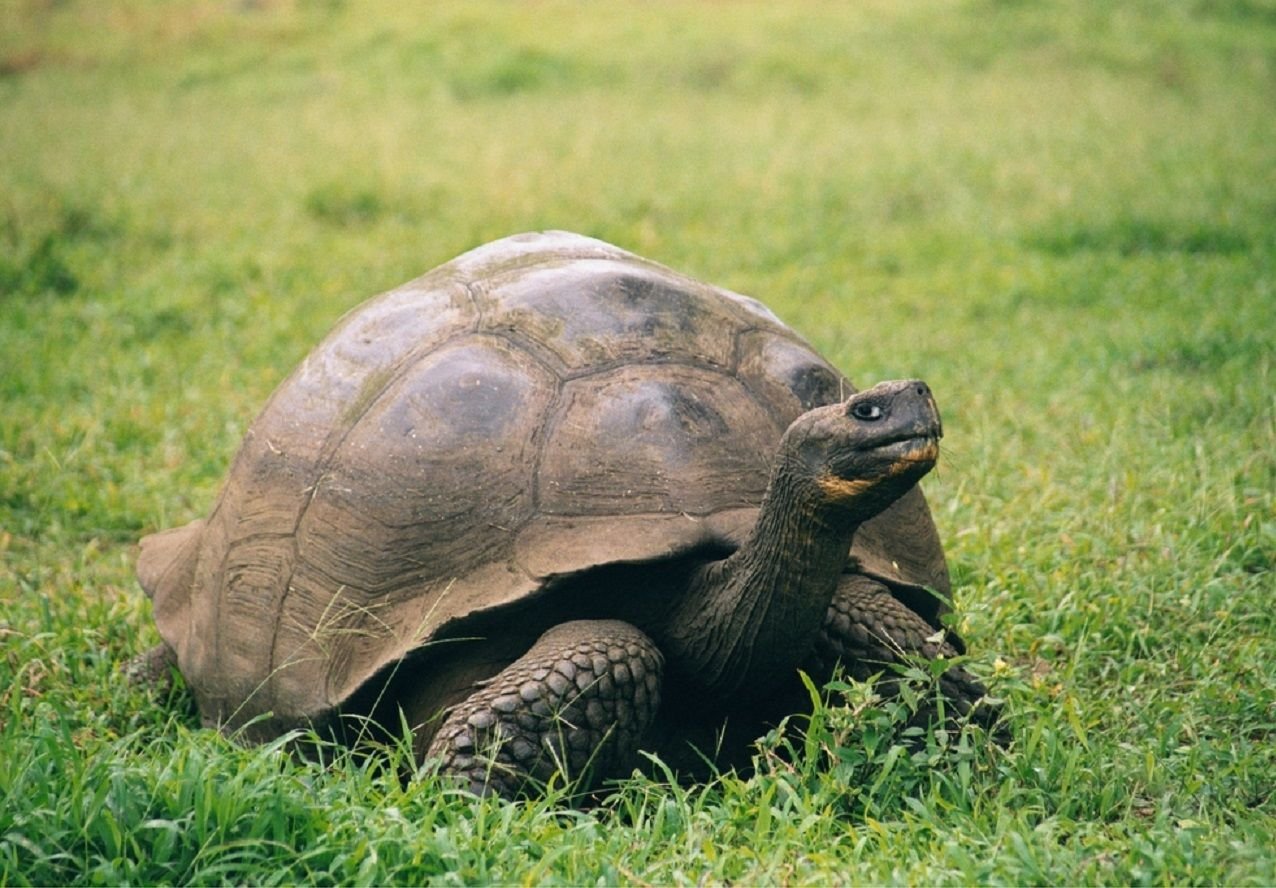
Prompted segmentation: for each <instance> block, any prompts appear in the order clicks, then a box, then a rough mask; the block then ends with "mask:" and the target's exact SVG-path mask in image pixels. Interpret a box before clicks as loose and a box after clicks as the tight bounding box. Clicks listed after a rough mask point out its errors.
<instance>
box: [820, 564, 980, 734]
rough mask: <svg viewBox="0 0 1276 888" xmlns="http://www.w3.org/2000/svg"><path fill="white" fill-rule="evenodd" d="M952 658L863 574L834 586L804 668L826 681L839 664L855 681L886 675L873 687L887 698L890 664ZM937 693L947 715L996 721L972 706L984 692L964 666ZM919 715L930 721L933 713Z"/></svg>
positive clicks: (938, 637) (930, 631)
mask: <svg viewBox="0 0 1276 888" xmlns="http://www.w3.org/2000/svg"><path fill="white" fill-rule="evenodd" d="M957 654H958V651H957V649H956V648H954V647H953V646H952V645H951V644H950V643H949V642H947V641H946V640H944V638H943V636H942V634H939V633H938V632H937V630H936V628H935V627H934V626H932V625H931V624H930V623H928V622H926V621H925V620H923V619H922V618H921V617H920V616H918V615H917V614H916V613H915V612H913V611H912V610H910V609H909V608H908V607H906V606H905V605H904V604H903V603H901V602H900V601H899V600H898V599H897V598H895V596H893V595H892V594H891V593H890V590H889V589H888V588H886V586H884V585H882V584H881V583H879V582H877V581H876V580H873V579H871V578H869V577H866V576H864V575H863V574H849V573H848V574H843V575H842V578H841V579H840V581H839V582H838V587H837V592H836V593H835V594H834V596H833V602H832V603H831V604H830V605H829V609H828V613H827V616H826V617H825V621H824V625H823V627H822V628H821V630H820V632H819V634H818V635H817V636H816V640H815V646H814V648H813V649H812V652H811V654H810V657H809V658H808V659H809V662H808V668H809V670H810V673H811V674H812V675H815V676H819V677H822V678H823V679H825V680H827V679H828V677H830V676H831V675H832V674H833V669H834V667H835V665H836V664H837V663H838V662H839V661H840V662H841V664H842V668H843V669H844V670H845V671H846V673H847V674H848V675H850V676H851V677H852V678H855V679H857V680H859V681H865V680H867V679H869V678H871V677H872V676H874V675H877V674H878V673H882V672H885V675H884V678H883V680H882V681H880V682H879V683H878V687H879V688H881V689H882V690H884V691H886V692H888V693H890V692H892V691H893V689H894V688H895V687H896V686H897V682H896V680H895V679H894V678H893V676H894V672H893V670H892V669H891V666H892V665H893V664H899V663H904V662H905V661H906V660H907V659H908V658H910V657H921V658H924V659H927V660H934V659H937V658H939V657H955V656H957ZM939 688H940V692H941V693H942V694H943V696H944V700H945V703H946V706H947V708H948V710H949V712H950V714H956V715H958V716H961V717H965V716H967V715H969V714H970V713H971V711H972V710H974V711H975V716H974V718H975V720H976V721H978V722H979V723H981V724H983V725H984V726H985V727H989V726H991V724H992V723H993V722H994V721H995V720H996V717H997V711H996V709H995V708H994V707H990V706H986V705H985V706H980V707H976V704H977V703H979V701H980V700H982V699H983V697H984V696H985V694H986V693H987V691H986V689H985V688H984V686H983V684H982V683H981V682H980V681H979V679H977V678H975V676H974V675H972V674H971V673H970V672H969V671H967V670H966V669H964V668H963V667H961V666H952V667H950V668H949V669H948V670H947V671H946V672H944V674H943V675H941V676H940V679H939ZM919 715H921V716H922V717H923V718H929V717H930V716H931V715H933V713H932V712H923V713H919Z"/></svg>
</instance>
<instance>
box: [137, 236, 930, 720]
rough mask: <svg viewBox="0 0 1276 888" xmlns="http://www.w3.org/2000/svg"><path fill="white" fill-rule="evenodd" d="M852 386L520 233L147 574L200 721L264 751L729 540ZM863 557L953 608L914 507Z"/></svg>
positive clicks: (431, 302) (444, 272)
mask: <svg viewBox="0 0 1276 888" xmlns="http://www.w3.org/2000/svg"><path fill="white" fill-rule="evenodd" d="M850 391H851V388H850V384H849V383H848V382H847V381H846V380H845V379H844V378H843V377H842V376H841V375H840V374H839V373H837V371H835V370H834V369H833V368H832V367H831V366H829V364H828V363H826V362H825V361H824V360H823V359H821V358H820V357H819V356H818V355H816V354H815V353H814V352H813V351H812V350H811V348H810V346H808V345H807V344H806V343H805V342H804V341H803V340H802V339H801V338H799V337H798V336H797V335H796V334H795V333H794V332H793V331H791V330H790V329H788V328H787V327H785V326H784V325H783V324H782V323H780V321H779V320H777V319H776V318H775V316H774V315H772V314H771V313H770V312H769V311H768V310H767V309H766V308H765V307H764V306H762V305H761V304H760V303H758V302H756V301H754V300H752V299H749V298H747V297H744V296H739V295H737V294H734V293H730V292H728V291H725V290H722V289H719V288H717V287H712V286H709V285H706V284H703V283H699V282H697V281H694V280H692V279H690V278H687V277H685V276H683V275H680V274H677V273H675V272H672V271H670V270H669V269H667V268H664V267H662V266H660V265H657V264H655V263H652V262H649V261H647V260H644V259H641V258H639V257H637V256H634V255H633V254H630V253H627V252H625V251H623V250H620V249H618V248H617V247H613V246H610V245H608V244H605V243H602V242H600V241H596V240H592V239H589V238H585V237H581V236H578V235H573V234H567V233H562V232H551V233H545V234H530V235H520V236H516V237H510V238H506V239H504V240H501V241H497V242H495V243H492V244H489V245H487V246H484V247H480V248H478V249H476V250H473V251H471V252H469V253H466V254H465V255H463V256H460V257H459V258H457V259H454V260H453V261H451V262H449V263H447V264H446V265H443V266H441V267H440V268H438V269H436V270H434V271H432V272H430V273H429V274H427V275H425V276H423V277H421V278H418V279H417V280H414V281H412V282H410V283H408V284H405V285H403V286H401V287H399V288H397V289H395V290H392V291H390V292H388V293H384V294H382V295H381V296H378V297H376V298H374V299H371V300H369V301H368V302H366V303H364V304H363V305H361V306H359V307H358V308H356V309H355V310H354V311H352V312H351V313H350V314H348V315H347V316H346V317H345V318H344V319H343V320H342V321H341V322H340V324H339V325H338V326H337V328H336V329H335V330H334V331H333V332H332V333H331V334H330V335H329V336H328V337H327V338H326V339H325V340H324V341H323V342H322V343H321V344H320V345H319V346H318V347H317V348H315V350H314V351H313V352H311V353H310V355H309V356H308V357H307V358H306V359H305V360H304V361H303V362H302V363H301V365H300V366H299V367H298V368H297V369H296V370H295V371H294V372H293V373H292V375H291V376H290V377H289V378H288V379H287V380H286V381H285V382H284V383H283V384H282V385H281V386H280V387H279V388H278V389H277V390H276V391H275V393H274V394H273V395H272V396H271V398H270V400H269V402H268V403H267V405H266V407H265V409H264V410H263V411H262V413H261V415H260V416H259V417H258V418H257V420H256V421H255V422H254V423H253V425H252V427H251V428H250V429H249V431H248V433H247V435H246V436H245V439H244V442H243V445H242V448H241V449H240V452H239V454H238V456H237V457H236V459H235V462H234V465H233V466H232V468H231V470H230V474H229V477H228V478H227V480H226V484H225V487H224V488H223V490H222V493H221V496H220V497H219V499H218V501H217V504H216V506H215V507H214V509H213V512H212V514H211V515H210V516H209V517H208V518H207V520H205V521H196V522H194V523H193V524H190V525H188V526H186V527H183V528H178V529H175V530H170V531H167V532H165V533H160V534H156V535H153V536H150V537H147V538H146V539H144V540H143V541H142V552H141V557H140V559H139V563H138V576H139V578H140V580H141V583H142V586H143V587H144V588H145V589H146V591H147V593H148V594H149V595H151V596H152V598H153V599H154V602H155V618H156V621H157V623H158V626H159V629H160V633H161V634H162V635H163V637H164V639H165V640H166V641H167V642H168V643H169V644H170V645H171V646H172V647H173V648H174V649H175V650H176V651H177V654H178V662H179V665H180V668H181V671H182V673H183V675H184V676H185V677H186V680H187V682H188V684H189V685H190V686H191V687H192V689H193V690H194V692H195V694H196V697H197V700H198V702H199V705H200V709H201V712H202V713H203V715H204V717H205V720H206V721H208V722H210V723H217V724H224V725H230V726H238V725H243V724H244V723H245V722H247V721H248V720H250V719H253V718H255V717H258V716H260V715H262V714H264V713H268V712H270V713H273V718H272V719H270V720H269V724H268V726H263V728H262V729H261V730H260V731H259V733H262V734H270V733H274V732H275V731H277V730H279V729H280V728H281V727H287V726H291V725H296V724H303V723H306V722H308V721H311V720H316V719H320V718H322V717H324V716H326V715H327V714H329V713H331V712H332V711H333V710H334V708H335V707H338V706H340V705H341V704H342V703H343V701H345V700H347V698H348V697H350V695H352V694H353V693H355V692H356V691H357V690H358V689H359V688H360V686H361V685H363V684H364V683H365V682H367V681H368V679H369V678H370V677H371V676H373V675H374V674H376V673H378V672H379V671H380V670H383V668H385V667H386V666H387V665H388V664H392V663H394V662H396V661H399V660H400V659H401V658H403V657H404V656H405V655H406V654H407V653H409V652H411V651H413V650H414V649H418V648H419V647H420V646H422V645H423V644H425V643H426V642H429V641H430V640H431V639H434V638H436V637H438V636H439V634H440V632H443V631H445V630H447V629H448V627H449V626H452V627H454V626H455V625H456V624H457V621H464V620H467V619H469V618H472V617H474V616H475V615H478V614H481V613H488V614H490V613H492V612H499V611H500V609H502V608H506V607H509V606H511V605H514V604H517V603H520V602H526V601H527V600H528V599H529V598H530V597H532V596H534V595H536V594H537V593H539V592H540V591H541V590H542V589H543V588H544V587H545V584H546V581H547V580H548V579H549V578H552V577H561V576H563V575H569V574H573V573H576V572H579V571H582V570H585V569H588V568H591V567H595V566H599V565H605V564H609V563H615V562H625V563H646V562H649V561H654V560H657V559H665V558H669V557H672V556H676V555H679V554H682V553H686V552H688V551H690V550H692V549H695V548H697V547H699V546H704V545H708V544H711V543H712V544H715V545H718V546H721V545H722V541H723V540H733V539H737V540H738V539H740V538H741V536H742V535H743V534H745V533H746V532H747V530H748V529H749V528H750V527H751V526H752V523H753V520H754V517H755V516H756V512H757V507H758V503H759V502H760V501H761V497H762V493H763V490H764V489H765V486H766V482H767V478H768V471H769V465H770V460H771V459H772V456H773V454H774V452H775V449H776V445H777V443H778V442H779V439H780V436H781V434H782V433H783V431H784V430H785V428H786V427H787V426H788V425H789V423H790V422H791V421H792V420H793V419H794V418H795V417H796V416H798V415H799V414H800V413H802V412H803V411H805V410H807V409H810V408H811V407H815V406H819V405H823V404H827V403H830V402H833V401H836V400H838V399H840V398H842V397H844V396H845V395H846V394H848V393H849V392H850ZM852 554H853V555H854V556H855V557H857V558H858V559H859V561H860V564H861V568H862V569H863V570H865V571H866V572H868V573H872V574H874V575H876V576H879V577H881V578H883V579H886V580H889V581H891V582H892V583H894V584H897V585H899V586H900V587H901V588H904V589H905V590H906V589H907V588H909V587H914V588H915V587H921V586H929V587H931V588H935V589H938V590H940V591H941V592H947V590H948V574H947V568H946V566H945V563H944V558H943V553H942V550H941V548H940V545H939V541H938V538H937V536H936V533H935V529H934V525H933V524H932V521H931V518H930V514H929V512H928V510H927V508H926V504H925V501H924V500H923V499H922V496H921V492H920V491H919V490H914V491H913V492H911V493H910V494H909V495H908V496H906V497H905V498H904V499H902V500H901V501H900V502H898V503H897V504H896V505H895V506H893V507H892V508H891V509H890V510H888V511H887V512H885V513H883V514H882V515H881V516H879V517H878V518H877V519H875V520H874V521H872V522H870V523H869V524H868V525H866V526H865V527H863V528H862V529H861V531H860V533H859V534H858V535H857V537H856V540H855V545H854V547H853V549H852ZM599 594H607V593H606V592H605V591H600V593H599ZM927 616H928V617H931V618H933V617H934V611H933V608H932V612H931V613H930V614H928V615H927ZM458 650H460V649H458ZM458 656H464V654H458ZM426 680H428V678H427V679H426Z"/></svg>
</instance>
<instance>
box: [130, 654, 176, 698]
mask: <svg viewBox="0 0 1276 888" xmlns="http://www.w3.org/2000/svg"><path fill="white" fill-rule="evenodd" d="M175 669H177V651H175V650H173V649H172V648H171V647H169V646H168V645H167V644H165V643H164V642H160V643H159V644H157V645H155V647H153V648H151V649H150V650H148V651H145V652H144V653H141V654H138V655H137V656H135V657H133V659H131V660H129V661H128V662H127V663H125V664H124V677H125V678H127V679H128V681H129V684H134V685H140V686H142V687H147V688H151V689H152V690H154V691H155V692H156V693H157V694H159V695H160V696H168V695H169V694H170V693H172V691H173V688H174V680H173V671H174V670H175Z"/></svg>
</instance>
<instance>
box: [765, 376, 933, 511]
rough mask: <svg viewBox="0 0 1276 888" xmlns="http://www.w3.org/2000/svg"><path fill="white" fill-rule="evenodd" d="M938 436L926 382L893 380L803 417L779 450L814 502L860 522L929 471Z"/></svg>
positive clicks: (812, 411) (886, 504)
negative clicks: (851, 513) (814, 499)
mask: <svg viewBox="0 0 1276 888" xmlns="http://www.w3.org/2000/svg"><path fill="white" fill-rule="evenodd" d="M943 434H944V430H943V425H942V423H941V422H940V419H939V409H938V408H937V407H936V406H935V399H934V397H933V396H932V395H931V392H930V388H929V387H928V386H927V385H926V383H924V382H921V381H919V380H916V379H909V380H895V381H891V382H882V383H879V384H877V385H875V386H873V387H872V388H870V389H867V390H865V391H862V392H858V393H856V394H854V395H852V396H851V397H850V398H848V399H847V400H846V401H845V402H843V403H841V404H830V405H829V406H827V407H818V408H816V409H814V410H811V411H808V412H807V413H804V414H803V415H802V416H800V417H798V418H797V419H796V420H794V422H793V424H792V425H790V426H789V429H788V431H787V432H785V435H784V445H783V447H782V449H783V450H784V451H785V452H786V453H787V454H788V457H789V459H791V460H793V462H794V463H796V466H795V468H797V470H798V471H799V472H800V473H801V475H802V476H803V477H804V479H806V480H807V481H809V482H810V487H809V488H808V489H809V490H810V491H811V492H812V494H813V495H814V497H815V498H816V499H817V500H818V501H820V502H822V503H824V504H827V505H828V506H830V507H832V508H835V509H838V510H850V511H851V512H853V513H854V514H855V517H856V518H857V519H858V520H867V519H868V518H870V517H872V516H873V515H874V514H876V513H877V512H879V511H881V510H882V509H884V508H886V506H888V505H890V504H891V503H892V502H894V501H895V499H897V498H898V497H899V496H901V495H902V494H903V493H904V492H905V491H907V490H908V489H909V488H910V487H912V486H913V484H915V483H916V482H917V481H918V480H919V479H920V478H921V477H922V476H923V475H925V474H926V473H927V472H928V471H930V469H931V468H932V467H933V466H934V465H935V461H936V460H937V459H938V458H939V439H940V438H941V437H943Z"/></svg>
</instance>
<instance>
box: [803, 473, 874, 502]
mask: <svg viewBox="0 0 1276 888" xmlns="http://www.w3.org/2000/svg"><path fill="white" fill-rule="evenodd" d="M815 483H816V484H818V485H819V486H820V490H822V491H823V492H824V495H825V496H826V497H828V498H829V499H831V500H851V499H855V498H856V497H857V496H860V495H861V494H863V493H864V491H866V490H870V489H871V488H872V487H873V484H874V483H875V482H873V481H868V480H865V479H863V478H857V479H854V480H847V479H846V478H838V477H836V476H834V475H825V476H824V477H822V478H819V479H818V480H817V481H816V482H815Z"/></svg>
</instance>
